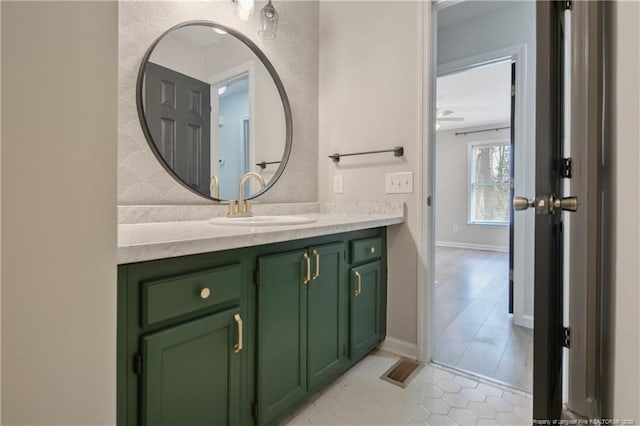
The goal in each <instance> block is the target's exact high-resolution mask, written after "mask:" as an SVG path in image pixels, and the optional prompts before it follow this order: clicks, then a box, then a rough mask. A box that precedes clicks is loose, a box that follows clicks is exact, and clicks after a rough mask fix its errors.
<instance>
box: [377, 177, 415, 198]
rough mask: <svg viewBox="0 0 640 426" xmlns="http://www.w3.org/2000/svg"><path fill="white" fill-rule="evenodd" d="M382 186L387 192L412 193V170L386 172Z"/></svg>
mask: <svg viewBox="0 0 640 426" xmlns="http://www.w3.org/2000/svg"><path fill="white" fill-rule="evenodd" d="M384 186H385V192H386V193H387V194H412V193H413V172H398V173H387V174H386V175H385V185H384Z"/></svg>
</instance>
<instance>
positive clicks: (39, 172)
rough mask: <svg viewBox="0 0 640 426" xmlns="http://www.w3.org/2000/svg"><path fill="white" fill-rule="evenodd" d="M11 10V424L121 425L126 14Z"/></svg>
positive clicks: (7, 324) (7, 375)
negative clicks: (119, 201)
mask: <svg viewBox="0 0 640 426" xmlns="http://www.w3.org/2000/svg"><path fill="white" fill-rule="evenodd" d="M1 8H2V25H1V28H2V29H1V32H2V42H3V44H2V89H3V90H2V132H1V133H2V180H1V182H2V191H1V195H2V197H1V198H2V212H1V215H2V231H3V232H2V244H1V250H2V277H1V278H2V333H1V335H2V386H1V388H2V408H3V411H2V424H3V425H16V424H23V425H24V424H28V425H54V424H57V425H114V424H115V420H116V415H115V404H116V352H115V348H116V167H117V163H116V145H117V144H116V141H117V133H116V131H117V122H116V118H117V47H118V45H117V4H116V3H115V2H56V1H52V2H2V5H1Z"/></svg>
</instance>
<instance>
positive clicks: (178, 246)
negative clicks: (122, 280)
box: [118, 210, 404, 264]
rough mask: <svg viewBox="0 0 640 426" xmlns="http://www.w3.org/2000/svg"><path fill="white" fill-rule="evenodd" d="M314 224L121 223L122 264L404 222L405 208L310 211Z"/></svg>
mask: <svg viewBox="0 0 640 426" xmlns="http://www.w3.org/2000/svg"><path fill="white" fill-rule="evenodd" d="M301 216H304V217H310V218H313V219H315V220H316V222H313V223H307V224H302V225H285V226H227V225H212V224H211V223H209V221H208V220H191V221H175V222H156V223H132V224H121V225H118V264H126V263H134V262H142V261H146V260H154V259H164V258H170V257H178V256H185V255H190V254H198V253H207V252H213V251H220V250H229V249H234V248H240V247H249V246H257V245H262V244H270V243H277V242H281V241H290V240H298V239H302V238H310V237H317V236H321V235H331V234H338V233H342V232H349V231H356V230H360V229H369V228H377V227H381V226H389V225H395V224H399V223H403V222H404V217H403V213H402V212H401V211H397V210H396V211H387V212H376V213H348V214H344V213H308V214H304V215H301Z"/></svg>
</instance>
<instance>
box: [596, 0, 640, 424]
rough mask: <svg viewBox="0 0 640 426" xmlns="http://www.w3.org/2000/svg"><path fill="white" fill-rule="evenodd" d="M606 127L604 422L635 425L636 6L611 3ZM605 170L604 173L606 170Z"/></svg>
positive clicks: (639, 253) (638, 410) (639, 16)
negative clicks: (613, 420)
mask: <svg viewBox="0 0 640 426" xmlns="http://www.w3.org/2000/svg"><path fill="white" fill-rule="evenodd" d="M612 9H613V22H612V24H613V25H612V27H613V29H612V35H613V39H612V43H611V47H612V50H611V51H610V52H608V53H609V54H610V55H611V63H612V64H613V67H612V68H613V69H611V70H610V71H609V72H610V76H611V86H610V87H609V88H610V89H611V100H612V102H611V107H612V110H611V111H610V113H611V124H612V128H611V129H610V131H609V134H608V137H607V138H606V139H605V141H606V142H608V143H609V147H610V148H611V150H610V152H609V154H610V157H607V156H606V154H605V162H606V161H607V160H608V158H610V163H608V164H605V169H606V170H608V171H609V172H608V173H607V179H610V184H611V185H612V188H613V191H611V193H610V194H609V195H610V197H611V198H610V206H611V208H610V209H608V210H606V213H608V214H610V216H609V217H610V218H611V219H610V221H609V225H610V228H609V231H610V234H609V237H610V238H611V240H610V247H611V250H610V251H609V262H610V264H611V271H610V275H609V276H608V277H607V279H606V280H605V283H604V284H605V286H606V288H607V289H608V290H609V291H610V296H611V302H612V303H611V306H610V309H611V311H610V318H609V319H610V320H611V321H612V323H611V328H610V329H609V332H607V333H605V336H604V337H605V339H607V346H606V348H605V351H606V353H607V355H608V356H609V359H608V360H609V362H610V363H609V364H608V366H607V367H608V368H607V374H608V376H609V377H608V378H609V380H610V381H609V383H608V387H607V389H608V390H609V391H611V392H612V393H611V398H610V399H609V401H608V403H607V404H606V405H605V409H604V414H605V416H611V417H613V418H617V419H634V420H635V421H636V422H638V421H640V386H639V383H640V365H639V364H640V336H639V335H638V330H640V315H639V314H638V312H639V309H638V307H639V306H640V292H639V291H638V282H639V278H638V277H639V276H640V227H639V226H638V211H639V208H640V205H639V203H638V199H639V195H640V194H639V188H640V173H639V170H640V169H639V168H638V164H639V162H640V149H639V146H638V144H639V141H640V127H639V123H640V104H639V99H640V46H639V40H640V31H639V30H638V28H639V27H640V3H638V2H625V1H618V2H615V3H612ZM607 166H608V167H607Z"/></svg>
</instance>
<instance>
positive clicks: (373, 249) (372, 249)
mask: <svg viewBox="0 0 640 426" xmlns="http://www.w3.org/2000/svg"><path fill="white" fill-rule="evenodd" d="M375 252H376V248H375V247H373V246H371V247H370V248H369V253H371V254H373V253H375Z"/></svg>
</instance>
